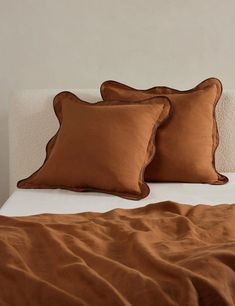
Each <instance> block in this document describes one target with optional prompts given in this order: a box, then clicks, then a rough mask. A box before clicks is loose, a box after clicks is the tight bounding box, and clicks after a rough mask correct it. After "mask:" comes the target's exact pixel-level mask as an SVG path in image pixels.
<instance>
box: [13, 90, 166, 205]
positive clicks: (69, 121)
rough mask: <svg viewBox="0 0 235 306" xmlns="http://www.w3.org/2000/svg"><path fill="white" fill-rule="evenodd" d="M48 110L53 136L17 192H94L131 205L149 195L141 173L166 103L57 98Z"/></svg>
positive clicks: (64, 94)
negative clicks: (53, 118)
mask: <svg viewBox="0 0 235 306" xmlns="http://www.w3.org/2000/svg"><path fill="white" fill-rule="evenodd" d="M53 105H54V111H55V114H56V116H57V118H58V120H59V123H60V127H59V130H58V132H57V133H56V135H55V136H54V137H53V138H52V139H51V140H50V141H49V142H48V144H47V147H46V159H45V161H44V163H43V165H42V166H41V167H40V168H39V169H38V170H37V171H36V172H35V173H33V174H32V175H31V176H29V177H28V178H26V179H23V180H21V181H19V182H18V183H17V186H18V187H19V188H45V189H47V188H61V189H69V190H73V191H89V190H94V191H99V192H106V193H110V194H115V195H118V196H120V197H123V198H127V199H132V200H138V199H141V198H144V197H146V196H147V195H148V194H149V187H148V185H147V184H146V183H145V182H144V170H145V167H146V166H147V164H148V163H149V162H150V161H151V159H152V158H153V155H154V152H155V145H154V143H155V134H156V129H157V127H158V126H159V125H160V124H161V123H162V122H163V121H165V120H166V118H167V117H168V115H169V111H170V101H169V99H168V98H166V97H153V98H148V99H147V100H144V101H141V102H134V103H126V102H119V101H112V102H104V103H100V102H97V103H88V102H84V101H82V100H80V99H79V98H78V97H77V96H75V95H74V94H72V93H70V92H62V93H59V94H58V95H56V96H55V98H54V101H53Z"/></svg>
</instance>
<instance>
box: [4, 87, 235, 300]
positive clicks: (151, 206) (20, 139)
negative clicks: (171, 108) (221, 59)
mask: <svg viewBox="0 0 235 306" xmlns="http://www.w3.org/2000/svg"><path fill="white" fill-rule="evenodd" d="M59 91H60V90H27V91H21V92H19V93H17V94H15V95H14V96H13V97H12V100H11V101H12V102H11V107H10V121H9V131H10V194H11V195H10V197H9V199H8V200H7V201H6V202H5V203H4V205H3V206H2V207H1V208H0V215H1V216H0V219H1V234H0V241H1V247H2V250H4V252H2V253H1V255H2V260H1V262H2V263H1V265H0V271H1V273H0V283H1V284H3V283H5V284H6V283H7V284H8V286H2V287H1V290H0V292H1V293H0V305H17V306H18V305H26V304H27V305H57V306H60V305H61V306H62V305H66V306H68V305H102V306H104V305H159V306H171V305H172V306H173V305H180V306H186V305H190V306H194V305H195V306H196V305H206V306H208V305H216V304H217V305H220V306H223V305H226V306H227V305H229V306H232V305H235V304H234V303H235V275H234V271H235V231H234V229H233V227H234V222H235V208H234V205H232V203H235V154H234V152H235V133H234V127H235V92H234V91H231V90H230V91H225V92H224V93H223V96H222V98H221V101H220V103H219V105H218V107H217V109H216V116H217V121H218V127H219V132H220V145H219V147H218V149H217V152H216V165H217V169H218V170H219V171H220V172H222V173H225V174H226V175H227V176H228V177H229V179H230V182H229V183H228V184H225V185H221V186H213V185H206V184H185V183H155V184H149V186H150V189H151V192H150V195H149V196H148V197H147V198H145V199H143V200H140V201H130V200H126V199H122V198H119V197H116V196H112V195H107V194H102V193H95V192H94V193H88V192H86V193H75V192H71V191H65V190H23V189H21V190H20V189H18V190H17V189H16V187H15V186H16V182H17V181H18V180H19V179H21V178H24V177H27V176H28V175H29V174H30V173H32V172H33V171H35V169H37V168H38V167H39V166H40V164H41V163H42V161H43V160H44V158H45V151H44V148H45V145H46V143H47V142H48V139H49V138H50V137H51V136H52V135H53V134H54V133H55V131H56V130H57V128H58V123H57V120H56V117H55V116H54V114H53V109H52V103H51V101H52V98H53V96H54V95H55V94H56V93H57V92H59ZM72 91H73V92H74V93H75V94H79V96H80V97H81V98H83V99H85V100H87V101H91V102H94V101H97V100H100V99H101V98H100V95H99V92H98V90H72ZM39 131H40V133H39ZM26 148H27V152H28V153H27V154H26ZM29 152H30V153H29ZM155 203H157V204H155ZM178 203H181V204H178ZM147 204H148V205H147ZM189 204H190V205H189ZM200 204H207V205H200ZM220 204H225V205H220ZM78 213H81V214H78ZM27 216H29V217H27ZM30 216H31V217H30ZM153 216H154V219H153ZM18 217H19V218H18ZM219 221H220V222H219ZM205 222H206V223H205ZM160 225H161V226H160ZM6 229H8V232H7V236H6V234H4V231H5V230H6ZM9 231H10V234H9ZM4 235H5V236H4ZM6 237H8V238H7V239H6ZM146 237H147V238H146ZM146 239H147V240H146ZM25 288H27V290H25ZM12 292H14V294H12ZM2 301H3V302H2ZM8 301H10V302H9V303H8Z"/></svg>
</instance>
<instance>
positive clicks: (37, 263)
mask: <svg viewBox="0 0 235 306" xmlns="http://www.w3.org/2000/svg"><path fill="white" fill-rule="evenodd" d="M0 305H1V306H2V305H4V306H6V305H7V306H8V305H14V306H29V305H33V306H38V305H40V306H70V305H71V306H72V305H92V306H93V305H94V306H99V305H100V306H106V305H108V306H109V305H111V306H115V305H141V306H149V305H156V306H168V305H169V306H173V305H180V306H196V305H201V306H209V305H210V306H212V305H213V306H224V305H226V306H227V305H229V306H232V305H235V204H234V205H227V204H224V205H217V206H209V205H198V206H191V205H183V204H177V203H173V202H162V203H156V204H150V205H147V206H145V207H142V208H137V209H115V210H113V211H110V212H107V213H81V214H75V215H51V214H45V215H38V216H30V217H16V218H10V217H4V216H0Z"/></svg>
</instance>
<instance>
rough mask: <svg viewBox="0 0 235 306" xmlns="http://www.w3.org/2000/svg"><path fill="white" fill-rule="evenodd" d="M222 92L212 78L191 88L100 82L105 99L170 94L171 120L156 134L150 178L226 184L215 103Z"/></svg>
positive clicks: (149, 170)
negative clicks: (218, 161)
mask: <svg viewBox="0 0 235 306" xmlns="http://www.w3.org/2000/svg"><path fill="white" fill-rule="evenodd" d="M221 93H222V84H221V82H220V81H219V80H217V79H215V78H210V79H207V80H205V81H203V82H202V83H200V84H199V85H198V86H196V87H195V88H193V89H191V90H186V91H180V90H176V89H172V88H168V87H153V88H150V89H147V90H139V89H134V88H131V87H129V86H127V85H124V84H121V83H118V82H115V81H106V82H104V83H103V84H102V85H101V95H102V97H103V99H104V100H116V99H118V100H123V101H138V100H141V99H146V98H149V97H154V96H159V95H161V96H166V97H169V98H170V100H171V102H172V112H173V114H172V117H171V120H168V122H167V123H166V124H165V125H164V126H162V127H160V128H159V129H158V132H157V134H156V143H157V150H156V153H155V156H154V158H153V160H152V162H151V163H150V164H149V166H148V167H147V168H146V171H145V179H146V180H147V181H165V182H195V183H209V184H224V183H226V182H227V181H228V178H227V177H225V176H223V175H221V174H219V173H218V172H217V171H216V169H215V157H214V155H215V150H216V148H217V146H218V139H219V137H218V131H217V124H216V120H215V106H216V104H217V102H218V100H219V98H220V96H221Z"/></svg>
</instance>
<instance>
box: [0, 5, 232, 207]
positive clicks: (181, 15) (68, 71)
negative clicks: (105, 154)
mask: <svg viewBox="0 0 235 306" xmlns="http://www.w3.org/2000/svg"><path fill="white" fill-rule="evenodd" d="M0 47H1V48H0V50H1V56H0V145H1V151H0V152H1V155H0V169H1V170H0V171H1V175H0V202H3V201H4V200H5V199H6V198H7V195H8V149H7V147H8V135H7V117H8V115H7V113H8V104H9V95H10V93H11V92H12V91H14V90H17V89H20V88H67V87H68V88H76V87H78V88H79V87H81V88H92V87H98V86H99V84H100V83H101V82H102V81H104V80H106V79H117V80H120V81H122V82H126V83H128V84H130V85H133V86H138V87H149V86H154V85H156V84H165V85H170V86H173V87H179V88H189V87H191V86H194V85H196V83H198V82H200V81H201V80H203V79H205V78H207V77H209V76H217V77H219V78H221V80H222V81H223V83H224V87H226V88H235V1H234V0H224V1H220V0H214V1H213V0H198V1H195V0H177V1H176V0H149V1H144V0H142V1H140V0H119V1H118V0H115V1H114V0H99V1H98V0H97V1H95V0H93V1H90V0H0ZM19 162H20V161H19Z"/></svg>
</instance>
